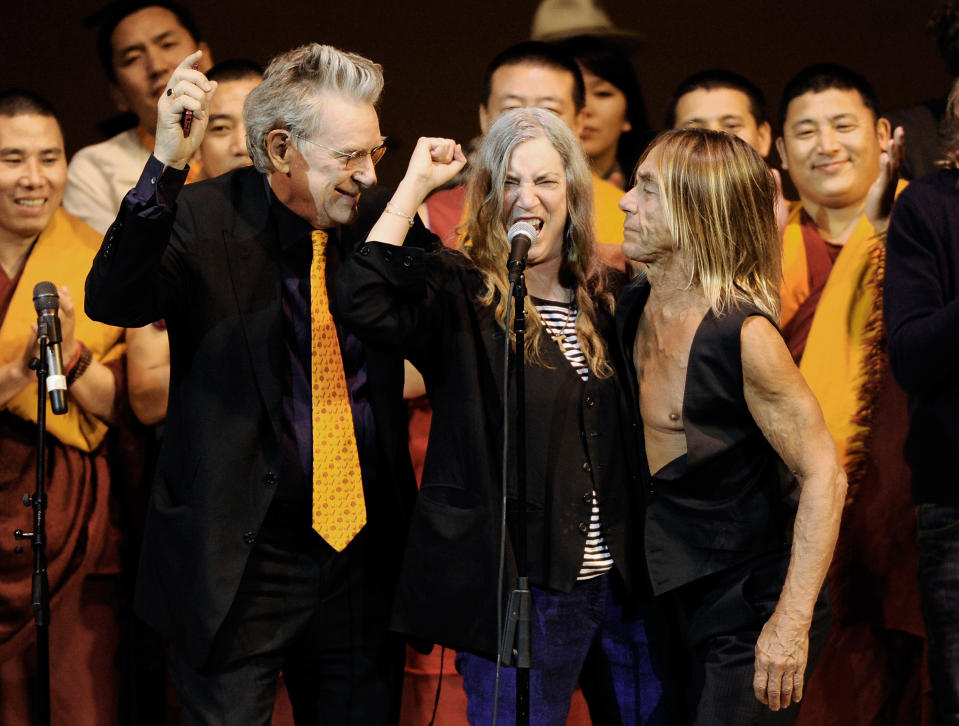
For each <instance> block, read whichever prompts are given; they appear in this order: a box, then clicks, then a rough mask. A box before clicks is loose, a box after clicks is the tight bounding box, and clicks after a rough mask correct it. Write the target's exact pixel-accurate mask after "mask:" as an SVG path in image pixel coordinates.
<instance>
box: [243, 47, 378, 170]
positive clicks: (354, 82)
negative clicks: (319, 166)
mask: <svg viewBox="0 0 959 726" xmlns="http://www.w3.org/2000/svg"><path fill="white" fill-rule="evenodd" d="M382 92H383V68H382V66H380V65H379V64H378V63H374V62H373V61H371V60H369V59H368V58H364V57H363V56H361V55H357V54H355V53H347V52H344V51H341V50H337V49H336V48H334V47H333V46H330V45H320V44H319V43H311V44H310V45H304V46H301V47H299V48H294V49H293V50H290V51H287V52H286V53H283V54H281V55H278V56H277V57H276V58H274V59H273V60H272V61H270V65H269V66H268V67H267V69H266V73H265V74H264V76H263V82H262V83H261V84H260V85H258V86H257V87H256V88H254V89H253V90H252V91H250V94H249V95H248V96H247V97H246V102H245V103H244V104H243V123H244V124H245V126H246V146H247V150H248V151H249V153H250V158H251V159H253V164H254V166H256V168H257V169H259V170H260V171H261V172H263V173H269V172H272V171H274V168H273V164H272V162H271V161H270V157H269V155H268V154H267V151H266V139H267V136H268V135H269V133H270V132H271V131H273V130H274V129H285V130H287V131H289V132H290V136H291V137H292V138H291V142H292V143H293V144H294V146H298V143H299V140H300V139H301V138H304V139H311V138H313V136H314V135H315V134H316V131H317V126H318V124H319V121H320V112H321V111H322V108H323V99H322V96H323V94H324V93H334V94H339V95H342V96H346V97H348V98H350V99H353V100H355V101H359V102H363V103H369V104H370V105H371V106H375V105H376V104H377V103H378V102H379V100H380V94H381V93H382Z"/></svg>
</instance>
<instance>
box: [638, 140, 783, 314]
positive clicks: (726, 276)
mask: <svg viewBox="0 0 959 726" xmlns="http://www.w3.org/2000/svg"><path fill="white" fill-rule="evenodd" d="M654 149H655V150H656V151H657V152H658V153H657V156H656V159H657V167H658V168H657V171H658V172H659V183H660V186H661V191H662V200H663V211H664V214H665V217H666V221H667V225H668V227H669V232H670V235H671V236H672V238H673V240H674V241H675V244H676V246H677V249H678V250H679V252H680V253H681V254H682V256H683V257H684V258H685V259H687V260H689V261H690V271H689V273H690V280H689V283H690V285H691V286H700V287H701V288H702V290H703V292H704V293H705V294H706V298H707V300H708V301H709V305H710V307H711V308H712V310H713V312H714V313H715V314H717V315H721V314H722V313H723V312H725V311H726V310H727V309H728V308H729V307H730V306H739V305H740V304H742V303H744V302H746V303H751V304H752V305H755V306H756V307H757V308H759V309H760V310H761V311H762V312H764V313H766V314H767V315H769V316H770V317H771V318H772V319H773V320H779V314H780V301H779V283H780V278H781V277H782V253H781V246H780V242H779V230H778V228H777V227H776V218H775V213H774V204H775V198H776V182H775V180H774V179H773V176H772V174H771V173H770V171H769V167H768V166H766V163H765V162H764V161H763V160H762V158H760V156H759V154H757V153H756V151H755V150H754V149H753V148H752V147H751V146H750V145H749V144H747V143H746V142H745V141H742V140H741V139H739V138H737V137H735V136H732V135H730V134H726V133H723V132H721V131H708V130H705V129H682V130H677V131H667V132H666V133H664V134H661V135H660V136H658V137H657V138H656V139H654V140H653V143H652V144H650V147H649V149H647V150H646V152H645V153H644V154H643V159H641V160H640V163H642V161H643V160H645V159H646V158H647V157H648V156H649V155H650V153H651V152H652V151H653V150H654Z"/></svg>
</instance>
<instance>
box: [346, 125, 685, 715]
mask: <svg viewBox="0 0 959 726" xmlns="http://www.w3.org/2000/svg"><path fill="white" fill-rule="evenodd" d="M464 161H465V159H464V157H463V154H462V151H461V150H460V148H459V146H458V145H456V144H455V143H454V142H452V141H449V140H445V139H420V141H419V143H418V144H417V147H416V149H415V150H414V152H413V157H412V159H411V161H410V165H409V169H408V171H407V174H406V176H405V177H404V179H403V181H402V182H401V183H400V185H399V186H398V188H397V190H396V193H395V194H394V196H393V198H392V201H391V203H390V205H389V206H388V207H387V210H386V212H385V213H384V214H383V216H382V217H381V218H380V220H379V222H377V224H376V225H375V226H374V227H373V229H372V231H371V232H370V235H369V238H368V239H369V240H375V242H369V243H367V244H366V245H364V246H363V247H362V248H361V249H360V250H359V251H358V252H357V253H356V254H355V255H354V257H353V258H352V259H350V260H349V261H347V262H346V263H345V265H344V267H343V268H342V269H341V272H340V277H339V278H338V284H337V295H336V314H337V315H338V316H340V318H341V319H342V321H343V322H344V323H345V324H346V325H348V326H350V328H351V329H352V330H354V331H355V332H356V333H357V334H358V335H359V336H361V337H362V338H364V340H365V342H366V343H367V344H368V345H371V346H379V347H385V348H389V349H392V350H396V351H398V352H401V353H402V354H403V355H404V356H405V357H406V358H407V359H409V360H410V361H412V362H413V364H414V365H415V366H416V367H417V368H419V370H420V371H421V372H422V373H423V377H424V379H425V381H426V386H427V391H428V394H429V397H430V402H431V404H432V406H433V412H434V413H433V426H432V430H431V433H430V441H429V448H428V450H427V455H426V464H425V469H424V472H423V482H422V488H421V490H420V495H419V500H418V503H417V506H416V511H415V514H414V517H413V523H412V526H411V531H410V534H409V539H408V541H407V544H406V555H405V561H404V566H403V569H402V573H401V577H400V583H399V589H398V592H397V605H396V608H395V611H394V620H393V625H394V628H395V629H397V630H399V631H401V632H403V633H406V634H407V635H409V636H411V637H412V638H414V639H415V640H418V641H420V642H424V643H426V644H434V643H436V644H440V645H443V646H446V647H451V648H455V649H456V650H458V651H459V653H458V656H457V667H458V668H459V670H460V672H461V673H462V674H463V679H464V685H465V689H466V692H467V697H468V703H469V705H468V715H469V718H470V721H471V723H483V724H488V723H490V717H491V715H492V711H493V706H494V699H493V693H494V679H495V671H496V666H495V660H494V658H495V654H496V652H497V646H498V643H499V631H498V627H497V619H498V618H497V610H498V606H500V605H501V604H502V603H501V602H499V601H498V597H499V595H498V585H499V584H501V583H500V574H499V568H498V560H499V552H500V544H499V537H500V526H499V521H500V511H501V503H500V502H501V497H502V485H501V475H500V468H501V465H500V462H501V451H502V449H503V444H504V442H503V438H504V430H507V427H508V424H509V422H511V421H512V420H513V416H514V414H515V406H516V403H515V401H514V400H511V401H510V410H509V411H504V407H503V399H502V393H501V392H502V388H503V365H502V362H501V361H502V359H503V357H504V353H505V348H506V346H507V345H510V346H513V345H515V341H514V339H513V334H512V332H511V327H512V326H511V323H512V320H511V318H512V315H510V316H509V319H508V316H507V307H508V306H507V297H508V289H509V285H508V281H507V270H506V263H507V259H508V258H509V256H510V244H509V242H508V240H507V230H508V228H510V227H511V225H513V224H515V223H517V222H526V223H528V224H530V225H532V227H533V229H534V230H535V239H534V240H533V244H532V247H531V249H530V251H529V257H528V268H527V270H526V273H525V277H526V286H527V291H528V294H527V297H526V299H525V309H526V310H527V312H528V320H527V333H526V340H525V352H526V359H527V369H526V402H525V410H526V419H527V435H526V439H525V441H522V442H519V441H516V440H515V436H514V435H513V434H512V429H511V428H509V430H510V432H511V433H510V435H509V437H508V438H509V441H507V442H506V443H507V446H508V449H509V452H510V455H511V456H513V455H515V453H516V451H517V449H518V447H520V446H522V447H525V454H526V461H527V467H526V474H527V499H528V510H527V515H526V526H527V532H528V535H527V536H528V564H529V569H528V573H529V577H530V582H531V584H532V588H531V590H532V668H531V671H530V680H531V688H530V691H531V698H530V700H531V721H532V722H533V723H536V724H565V722H566V714H567V711H568V709H569V702H570V697H571V695H572V693H573V690H574V688H575V686H576V683H577V681H579V682H580V683H581V685H582V686H583V690H584V694H585V695H586V698H587V701H588V703H589V704H590V708H591V711H592V715H593V719H594V721H595V722H597V723H620V722H622V723H639V724H646V723H666V722H667V721H666V720H665V718H666V715H665V714H664V713H663V707H662V704H661V703H660V702H661V700H662V693H663V688H662V683H661V673H660V668H659V665H658V661H657V660H656V657H657V643H656V639H657V637H658V631H656V629H655V628H653V627H651V625H650V620H651V618H650V614H649V612H648V610H649V606H648V602H647V601H646V600H643V599H642V598H637V597H636V596H635V593H636V591H637V590H640V591H642V589H643V586H642V585H641V584H640V583H641V582H643V580H644V574H643V572H642V568H641V567H640V569H639V570H638V571H637V572H634V571H633V569H634V563H635V562H636V561H638V560H639V559H640V558H638V557H636V556H635V555H636V553H638V552H639V551H640V550H639V549H638V548H639V543H638V541H634V539H635V533H634V528H633V517H631V516H630V512H631V511H632V508H633V501H632V492H631V488H632V486H633V485H632V482H633V481H634V478H633V477H634V476H636V475H637V472H638V462H636V461H633V460H632V458H631V457H632V456H633V454H634V452H636V451H637V450H638V447H637V442H636V439H635V438H634V434H635V432H634V429H633V427H632V423H633V419H632V417H631V414H630V408H629V407H628V406H627V405H626V403H625V401H624V398H623V396H622V395H621V393H620V388H619V386H618V380H617V376H618V373H617V370H618V369H619V364H618V362H617V361H616V360H615V355H614V351H613V350H612V349H611V347H610V346H609V345H608V343H607V341H609V340H612V339H613V333H612V328H611V325H612V307H613V299H614V293H615V289H616V288H617V287H620V286H621V285H622V282H623V280H622V278H621V277H620V276H619V274H618V273H615V272H612V271H611V270H609V269H607V268H605V267H604V266H602V265H601V263H599V262H598V261H597V259H596V257H595V255H594V242H593V236H592V232H591V229H592V219H591V215H592V211H591V210H592V198H591V182H590V176H589V167H588V163H587V161H586V158H585V157H584V155H583V152H582V150H581V149H580V147H579V144H578V142H577V139H576V138H575V136H574V135H573V134H572V132H571V131H570V130H569V129H568V128H567V127H566V125H565V124H563V123H562V121H560V120H559V119H558V118H556V116H554V115H553V114H551V113H549V112H547V111H543V110H540V109H518V110H515V111H510V112H507V113H505V114H504V115H503V116H502V117H501V118H500V119H498V120H497V121H496V123H495V124H494V125H493V126H492V127H491V128H490V130H489V132H488V133H487V135H486V137H485V138H484V140H483V143H482V146H481V148H480V150H479V153H478V154H477V158H476V161H475V167H474V169H473V170H472V172H471V178H470V181H469V192H468V193H469V209H470V217H469V220H468V223H467V234H468V239H467V242H466V246H465V249H464V251H462V252H461V251H453V250H446V249H444V250H441V251H439V252H434V253H431V254H423V253H421V252H420V251H419V250H415V249H408V248H405V247H402V246H399V245H402V243H403V239H404V237H405V234H406V232H407V230H408V229H409V227H410V225H411V224H412V214H413V213H414V211H415V210H416V209H417V207H418V206H419V204H420V203H421V202H422V200H423V199H424V198H425V196H426V195H427V194H428V193H429V191H430V190H431V189H433V188H435V187H436V186H438V185H439V184H442V183H443V182H444V181H445V180H446V179H448V178H449V177H451V176H452V175H453V174H454V173H455V172H456V171H458V170H459V169H460V168H461V167H462V165H463V163H464ZM511 398H512V397H511ZM512 460H513V459H512V458H511V459H510V461H512ZM507 479H508V482H507V499H508V506H507V512H508V515H507V520H508V524H507V530H508V535H507V540H508V541H507V556H506V560H507V562H506V567H505V570H506V574H505V576H504V577H503V580H502V584H503V586H504V588H505V589H506V590H508V589H509V588H510V587H511V586H512V583H513V582H515V572H516V567H515V562H514V558H513V539H512V537H513V536H515V533H516V530H515V525H516V517H517V512H516V506H515V505H516V491H515V485H516V477H515V466H513V467H511V473H510V475H509V476H508V477H507ZM514 683H515V672H514V671H513V669H512V668H506V669H504V671H503V675H502V680H501V683H500V687H499V703H498V709H499V714H500V716H501V717H502V719H503V720H502V722H503V723H512V719H513V708H514V704H515V690H514Z"/></svg>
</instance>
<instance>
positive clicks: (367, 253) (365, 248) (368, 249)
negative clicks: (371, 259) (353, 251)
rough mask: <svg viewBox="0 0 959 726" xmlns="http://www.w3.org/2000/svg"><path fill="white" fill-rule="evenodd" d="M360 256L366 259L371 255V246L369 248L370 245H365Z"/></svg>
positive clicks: (361, 248)
mask: <svg viewBox="0 0 959 726" xmlns="http://www.w3.org/2000/svg"><path fill="white" fill-rule="evenodd" d="M360 254H361V255H363V256H364V257H367V256H369V254H370V246H369V245H363V246H362V247H360Z"/></svg>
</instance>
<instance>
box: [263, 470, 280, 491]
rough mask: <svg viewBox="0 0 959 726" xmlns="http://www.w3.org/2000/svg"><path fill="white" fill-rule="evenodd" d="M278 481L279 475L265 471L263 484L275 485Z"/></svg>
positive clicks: (266, 485) (267, 485)
mask: <svg viewBox="0 0 959 726" xmlns="http://www.w3.org/2000/svg"><path fill="white" fill-rule="evenodd" d="M279 482H280V477H279V476H278V475H277V474H276V472H272V471H270V472H267V474H266V477H264V479H263V486H265V487H275V486H276V485H277V484H279Z"/></svg>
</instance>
